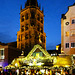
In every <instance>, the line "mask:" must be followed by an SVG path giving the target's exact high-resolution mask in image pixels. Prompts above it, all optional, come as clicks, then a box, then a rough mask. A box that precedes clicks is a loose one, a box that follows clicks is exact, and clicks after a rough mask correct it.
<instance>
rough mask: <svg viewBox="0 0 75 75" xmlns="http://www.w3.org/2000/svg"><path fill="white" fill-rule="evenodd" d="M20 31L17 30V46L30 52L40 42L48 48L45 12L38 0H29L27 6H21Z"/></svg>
mask: <svg viewBox="0 0 75 75" xmlns="http://www.w3.org/2000/svg"><path fill="white" fill-rule="evenodd" d="M20 10H21V11H20V31H18V32H17V48H19V49H21V50H24V51H25V52H29V51H30V50H31V49H32V48H33V47H34V45H36V44H39V45H41V46H42V47H43V48H44V49H45V50H46V34H45V33H44V14H43V10H42V11H41V10H40V6H38V3H37V0H27V2H26V3H25V8H24V9H22V6H21V8H20Z"/></svg>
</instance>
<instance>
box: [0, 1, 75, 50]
mask: <svg viewBox="0 0 75 75" xmlns="http://www.w3.org/2000/svg"><path fill="white" fill-rule="evenodd" d="M25 2H26V0H0V41H1V42H2V43H9V42H14V41H16V39H17V35H16V34H17V31H19V30H20V14H19V13H20V6H21V5H22V7H23V8H24V3H25ZM74 2H75V0H38V3H40V4H41V7H44V15H45V17H44V32H45V33H46V36H47V37H46V49H47V50H50V49H55V46H56V45H58V44H60V43H61V14H65V13H66V12H67V11H68V6H71V5H73V4H74Z"/></svg>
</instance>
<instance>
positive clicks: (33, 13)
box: [31, 11, 35, 19]
mask: <svg viewBox="0 0 75 75" xmlns="http://www.w3.org/2000/svg"><path fill="white" fill-rule="evenodd" d="M31 18H32V19H34V18H35V12H33V11H32V12H31Z"/></svg>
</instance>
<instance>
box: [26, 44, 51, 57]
mask: <svg viewBox="0 0 75 75" xmlns="http://www.w3.org/2000/svg"><path fill="white" fill-rule="evenodd" d="M37 48H39V49H40V51H42V52H43V54H44V55H45V56H46V57H51V56H50V54H49V53H48V52H47V51H46V50H44V49H43V48H42V47H41V46H40V45H38V44H37V45H35V46H34V47H33V49H32V50H31V51H30V52H29V54H28V55H27V57H30V56H31V55H32V54H33V52H35V51H36V50H37Z"/></svg>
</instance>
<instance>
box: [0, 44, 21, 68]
mask: <svg viewBox="0 0 75 75" xmlns="http://www.w3.org/2000/svg"><path fill="white" fill-rule="evenodd" d="M21 52H22V51H21V50H18V49H17V48H15V47H12V46H9V45H8V44H4V43H0V67H5V66H7V65H8V64H10V63H11V61H12V60H13V59H14V58H17V57H18V56H20V55H21Z"/></svg>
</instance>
